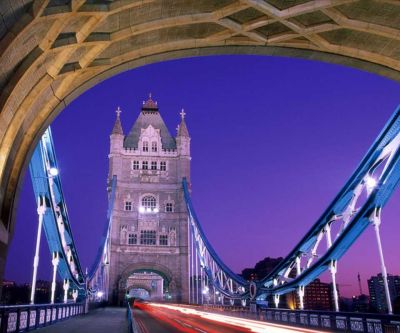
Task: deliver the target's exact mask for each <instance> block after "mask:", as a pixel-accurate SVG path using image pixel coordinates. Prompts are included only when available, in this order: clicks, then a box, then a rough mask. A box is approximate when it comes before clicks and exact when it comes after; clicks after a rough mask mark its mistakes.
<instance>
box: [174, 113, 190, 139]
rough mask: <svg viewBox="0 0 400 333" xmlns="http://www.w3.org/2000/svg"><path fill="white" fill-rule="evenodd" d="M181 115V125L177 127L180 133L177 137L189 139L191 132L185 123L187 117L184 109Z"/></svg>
mask: <svg viewBox="0 0 400 333" xmlns="http://www.w3.org/2000/svg"><path fill="white" fill-rule="evenodd" d="M179 114H180V115H181V123H180V124H179V125H178V127H177V131H178V135H177V136H186V137H189V131H188V129H187V126H186V122H185V116H186V113H185V110H184V109H182V111H181V112H180V113H179Z"/></svg>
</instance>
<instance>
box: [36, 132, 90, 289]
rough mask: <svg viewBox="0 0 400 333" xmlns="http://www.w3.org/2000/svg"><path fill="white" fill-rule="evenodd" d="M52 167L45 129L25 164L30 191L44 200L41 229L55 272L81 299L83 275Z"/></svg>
mask: <svg viewBox="0 0 400 333" xmlns="http://www.w3.org/2000/svg"><path fill="white" fill-rule="evenodd" d="M52 168H55V169H56V170H58V165H57V159H56V154H55V150H54V144H53V139H52V136H51V130H50V128H48V129H47V130H46V131H45V133H44V134H43V136H42V138H41V139H40V141H39V144H38V145H37V147H36V149H35V151H34V153H33V156H32V160H31V162H30V164H29V169H30V174H31V179H32V185H33V190H34V193H35V197H36V198H40V197H41V198H44V199H45V203H46V208H47V209H46V212H45V214H44V218H43V227H44V230H45V234H46V238H47V243H48V245H49V249H50V253H53V252H58V253H59V256H60V263H59V265H58V273H59V274H60V276H61V278H62V279H64V280H65V279H67V280H69V281H70V288H71V289H77V290H78V291H79V295H80V296H85V294H86V291H85V290H86V288H85V276H84V274H83V272H82V269H81V265H80V262H79V257H78V253H77V250H76V247H75V243H74V239H73V236H72V230H71V225H70V221H69V217H68V211H67V206H66V203H65V200H64V195H63V191H62V186H61V179H60V176H59V175H52V174H51V172H50V170H51V169H52Z"/></svg>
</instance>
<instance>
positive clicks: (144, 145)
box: [143, 141, 149, 151]
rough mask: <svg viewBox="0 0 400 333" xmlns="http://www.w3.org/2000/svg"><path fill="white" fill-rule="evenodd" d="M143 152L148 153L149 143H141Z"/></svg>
mask: <svg viewBox="0 0 400 333" xmlns="http://www.w3.org/2000/svg"><path fill="white" fill-rule="evenodd" d="M143 151H149V142H148V141H143Z"/></svg>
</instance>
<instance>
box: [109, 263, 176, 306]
mask: <svg viewBox="0 0 400 333" xmlns="http://www.w3.org/2000/svg"><path fill="white" fill-rule="evenodd" d="M145 271H146V272H153V273H157V274H158V275H160V276H161V277H162V278H163V279H164V288H167V290H168V287H169V286H170V285H171V284H172V285H175V283H174V276H173V273H172V272H171V270H170V269H169V268H168V267H166V266H164V265H161V264H159V263H154V262H138V263H133V264H129V265H128V266H126V267H125V268H124V270H123V271H122V272H121V274H120V275H119V277H118V280H117V281H115V282H116V286H115V287H116V288H114V290H115V294H114V296H113V298H114V299H113V302H115V303H117V304H121V303H122V302H123V300H124V295H125V293H126V289H127V288H126V284H127V281H128V278H129V277H130V276H131V275H132V274H133V273H137V272H145ZM128 288H129V287H128ZM116 289H118V291H117V290H116Z"/></svg>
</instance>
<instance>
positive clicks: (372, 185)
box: [183, 109, 400, 313]
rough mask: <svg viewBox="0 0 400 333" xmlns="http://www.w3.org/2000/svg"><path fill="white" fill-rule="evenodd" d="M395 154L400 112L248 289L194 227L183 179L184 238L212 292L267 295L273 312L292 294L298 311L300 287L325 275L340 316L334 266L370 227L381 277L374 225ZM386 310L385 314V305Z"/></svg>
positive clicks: (399, 172) (392, 185)
mask: <svg viewBox="0 0 400 333" xmlns="http://www.w3.org/2000/svg"><path fill="white" fill-rule="evenodd" d="M399 148H400V109H397V110H396V111H395V113H394V115H393V116H392V117H391V119H390V120H389V122H388V123H387V124H386V126H385V128H384V129H383V131H382V132H381V133H380V134H379V136H378V138H377V139H376V140H375V142H374V143H373V145H372V146H371V148H370V149H369V150H368V152H367V154H366V155H365V157H364V158H363V159H362V161H361V163H360V165H359V166H358V167H357V169H356V170H355V172H354V173H353V175H352V176H351V177H350V179H349V180H348V181H347V183H346V184H345V186H344V187H343V188H342V190H341V191H340V192H339V194H338V195H337V196H336V198H335V199H334V200H333V202H332V203H331V204H330V205H329V207H328V208H327V209H326V210H325V212H324V213H323V214H322V216H321V217H320V218H319V219H318V220H317V222H316V223H315V224H314V225H313V226H312V227H311V229H310V230H309V231H308V232H307V233H306V235H305V236H304V237H303V239H302V240H301V241H300V242H299V244H298V245H297V246H296V247H295V248H294V249H293V250H292V251H291V252H290V253H289V255H288V256H287V257H286V258H285V259H284V260H282V262H281V263H280V264H279V265H278V266H277V267H276V268H275V269H274V270H273V271H272V272H271V273H270V274H268V275H267V276H266V277H264V278H263V279H261V280H259V281H254V282H253V283H249V282H248V281H245V280H244V279H243V278H242V277H241V276H239V275H237V274H235V273H233V272H232V271H231V270H230V269H229V268H228V267H227V266H226V265H225V264H224V263H223V262H222V260H221V259H220V258H219V257H218V255H217V254H216V253H215V251H214V249H213V248H212V246H211V244H210V243H209V242H208V240H207V238H206V236H205V234H204V232H203V230H202V228H201V225H200V223H199V221H198V218H197V216H196V213H195V211H194V208H193V204H192V202H191V199H190V194H189V190H188V184H187V182H186V180H185V179H184V180H183V189H184V195H185V200H186V206H187V209H188V211H189V227H190V233H191V235H190V236H189V238H191V239H193V240H194V242H195V244H196V249H197V253H195V255H196V256H197V260H198V261H199V262H200V266H201V269H203V270H204V272H205V273H206V275H207V277H208V282H209V283H210V285H211V287H212V288H215V289H216V290H218V291H219V292H220V293H221V294H222V295H224V296H226V297H228V298H229V299H231V300H235V299H242V300H244V299H246V298H258V299H264V298H266V297H267V296H269V295H272V296H274V297H273V299H274V302H275V304H276V306H278V304H279V296H280V295H282V294H286V293H288V292H292V291H297V293H298V295H299V299H300V307H303V297H304V287H305V286H307V285H308V284H309V283H310V282H312V281H313V280H314V279H315V278H317V277H318V276H319V275H320V274H321V273H323V272H324V271H326V270H329V271H330V273H331V276H332V282H333V294H334V302H335V308H336V310H339V304H338V303H339V302H338V293H337V289H336V272H337V266H338V261H339V259H340V258H341V257H342V256H343V255H344V254H345V253H346V251H347V250H348V249H349V248H350V247H351V245H352V244H353V243H354V242H355V241H356V239H357V238H358V237H359V236H360V235H361V234H362V232H363V231H364V230H365V229H366V228H367V227H368V226H369V225H371V224H372V225H374V227H375V230H376V236H377V241H378V249H379V254H380V259H381V267H382V273H383V276H384V277H386V268H385V264H384V258H383V252H382V248H381V242H380V235H379V225H380V223H381V211H382V208H383V207H384V206H385V204H386V203H387V201H388V200H389V198H390V197H391V195H392V194H393V192H394V190H395V189H396V187H397V186H398V183H399V180H400V150H399ZM192 255H193V253H192ZM384 280H386V279H384ZM386 289H387V280H386ZM386 292H387V293H388V290H386ZM388 309H389V313H390V312H391V306H390V301H388Z"/></svg>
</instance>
